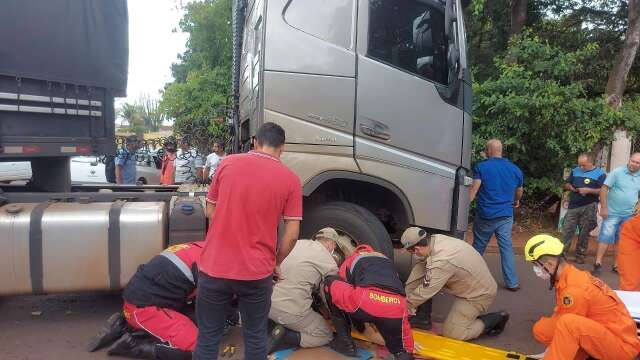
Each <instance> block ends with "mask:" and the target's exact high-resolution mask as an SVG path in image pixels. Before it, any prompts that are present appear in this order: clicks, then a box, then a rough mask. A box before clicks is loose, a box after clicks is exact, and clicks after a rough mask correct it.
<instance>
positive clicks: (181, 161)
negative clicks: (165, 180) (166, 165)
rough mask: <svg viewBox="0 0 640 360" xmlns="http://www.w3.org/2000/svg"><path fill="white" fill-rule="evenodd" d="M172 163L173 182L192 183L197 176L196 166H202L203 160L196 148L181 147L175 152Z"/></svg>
mask: <svg viewBox="0 0 640 360" xmlns="http://www.w3.org/2000/svg"><path fill="white" fill-rule="evenodd" d="M174 165H175V182H177V183H194V182H196V179H197V178H198V168H202V167H203V166H204V160H203V159H202V156H201V155H200V154H198V152H197V151H196V150H189V151H182V149H181V150H178V153H177V154H176V160H175V161H174Z"/></svg>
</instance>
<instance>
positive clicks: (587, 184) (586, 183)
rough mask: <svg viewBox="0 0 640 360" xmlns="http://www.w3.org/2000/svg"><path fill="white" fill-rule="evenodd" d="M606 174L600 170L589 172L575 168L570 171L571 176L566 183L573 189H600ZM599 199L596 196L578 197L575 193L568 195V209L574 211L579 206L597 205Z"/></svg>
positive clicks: (594, 169) (595, 169)
mask: <svg viewBox="0 0 640 360" xmlns="http://www.w3.org/2000/svg"><path fill="white" fill-rule="evenodd" d="M606 178H607V174H605V172H604V170H602V169H601V168H598V167H597V168H593V169H592V170H589V171H584V170H582V169H581V168H580V167H576V168H575V169H573V170H571V175H569V178H568V179H567V182H568V183H569V184H571V185H573V187H574V188H576V189H579V188H589V189H600V188H601V187H602V185H603V184H604V181H605V179H606ZM598 201H599V197H598V195H597V194H588V195H580V194H578V193H576V192H572V193H571V194H569V209H575V208H578V207H581V206H586V205H589V204H593V203H597V202H598Z"/></svg>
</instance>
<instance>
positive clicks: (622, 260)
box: [616, 216, 640, 291]
mask: <svg viewBox="0 0 640 360" xmlns="http://www.w3.org/2000/svg"><path fill="white" fill-rule="evenodd" d="M638 258H640V217H638V216H636V217H634V218H631V219H630V220H627V222H626V223H625V224H624V225H622V230H620V241H619V242H618V257H617V259H616V260H617V261H616V263H617V264H618V272H619V273H620V290H626V291H640V266H638Z"/></svg>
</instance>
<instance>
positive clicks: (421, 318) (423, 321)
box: [409, 299, 433, 330]
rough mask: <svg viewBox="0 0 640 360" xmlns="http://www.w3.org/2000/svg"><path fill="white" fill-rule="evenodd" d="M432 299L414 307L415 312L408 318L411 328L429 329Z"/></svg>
mask: <svg viewBox="0 0 640 360" xmlns="http://www.w3.org/2000/svg"><path fill="white" fill-rule="evenodd" d="M432 307H433V300H432V299H429V300H427V301H426V302H424V303H423V304H422V305H420V306H418V308H417V309H416V314H415V315H414V316H412V317H411V318H409V324H411V327H412V328H416V329H421V330H431V309H432Z"/></svg>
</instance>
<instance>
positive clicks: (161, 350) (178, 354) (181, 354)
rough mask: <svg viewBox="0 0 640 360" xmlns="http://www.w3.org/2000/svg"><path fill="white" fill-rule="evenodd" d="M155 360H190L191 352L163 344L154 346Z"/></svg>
mask: <svg viewBox="0 0 640 360" xmlns="http://www.w3.org/2000/svg"><path fill="white" fill-rule="evenodd" d="M154 347H155V352H156V353H155V356H156V357H155V359H156V360H191V356H192V354H191V352H190V351H184V350H180V349H176V348H172V347H171V346H167V345H164V344H154Z"/></svg>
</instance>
